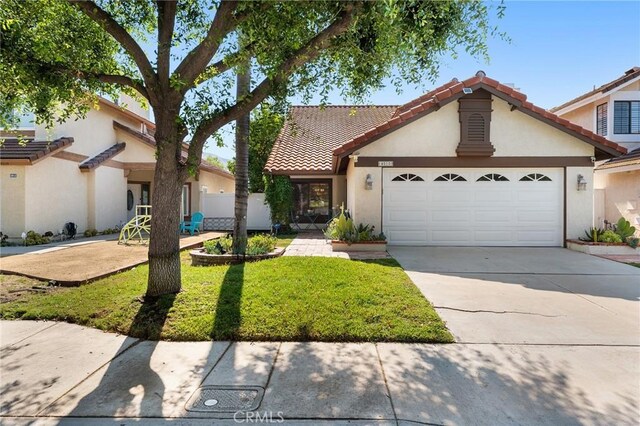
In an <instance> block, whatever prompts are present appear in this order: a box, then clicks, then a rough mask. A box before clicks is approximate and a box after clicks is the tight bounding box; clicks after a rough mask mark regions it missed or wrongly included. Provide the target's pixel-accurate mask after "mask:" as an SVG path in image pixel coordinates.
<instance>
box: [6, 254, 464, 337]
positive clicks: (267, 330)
mask: <svg viewBox="0 0 640 426" xmlns="http://www.w3.org/2000/svg"><path fill="white" fill-rule="evenodd" d="M183 256H184V255H183ZM183 259H184V260H186V258H185V257H183ZM147 271H148V268H147V266H140V267H138V268H136V269H134V270H131V271H127V272H123V273H121V274H117V275H114V276H111V277H109V278H105V279H103V280H100V281H97V282H95V283H92V284H88V285H84V286H82V287H77V288H64V289H59V290H56V291H52V292H49V293H46V294H27V295H24V296H22V297H21V298H20V299H18V300H16V301H12V302H8V303H5V304H2V305H0V317H2V318H5V319H17V318H22V319H49V320H61V321H68V322H72V323H78V324H83V325H88V326H92V327H96V328H99V329H102V330H106V331H112V332H118V333H123V334H128V335H130V336H134V337H141V338H146V339H153V340H156V339H162V340H177V341H198V340H210V339H215V340H255V341H260V340H284V341H305V340H316V341H394V342H452V341H453V337H452V336H451V334H450V333H449V332H448V331H447V329H446V327H445V325H444V323H443V322H442V321H441V319H440V318H439V317H438V315H437V314H436V312H435V311H434V310H433V308H432V306H431V305H430V304H429V302H427V300H426V299H424V297H423V296H422V294H421V293H420V291H419V290H418V289H417V288H416V287H415V286H414V285H413V283H412V282H411V281H410V280H409V278H408V277H407V275H406V274H405V273H404V271H403V270H402V268H401V267H400V266H399V265H398V263H397V262H396V261H395V260H392V259H384V260H378V261H369V262H357V261H350V260H345V259H337V258H303V257H281V258H278V259H273V260H266V261H261V262H253V263H246V264H244V265H235V266H213V267H192V266H189V265H184V264H183V269H182V276H183V291H182V292H180V293H179V294H177V295H175V296H173V295H172V296H163V297H161V298H159V299H158V300H157V301H155V302H154V303H142V302H141V301H140V296H141V295H142V294H143V293H144V290H145V286H146V277H147Z"/></svg>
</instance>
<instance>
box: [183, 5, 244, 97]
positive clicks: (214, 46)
mask: <svg viewBox="0 0 640 426" xmlns="http://www.w3.org/2000/svg"><path fill="white" fill-rule="evenodd" d="M237 6H238V2H237V1H236V0H222V2H221V3H220V6H219V7H218V10H217V11H216V16H215V17H214V18H213V21H212V22H211V26H209V31H207V35H206V36H205V38H204V40H202V42H201V43H200V44H198V46H196V47H195V48H194V49H193V50H191V52H189V53H188V54H187V56H185V57H184V59H183V60H182V62H180V65H178V67H177V68H176V69H175V71H174V72H173V75H175V76H179V78H180V80H181V81H182V83H183V84H182V86H183V88H184V89H183V93H184V92H186V91H187V90H189V89H190V88H191V86H192V85H193V82H194V81H195V79H196V78H197V77H198V75H200V73H201V72H202V71H203V70H204V68H205V67H206V66H207V64H208V63H209V62H210V61H211V59H212V58H213V56H214V55H215V54H216V52H217V51H218V48H219V47H220V43H221V42H222V37H223V36H224V35H225V34H226V33H227V32H228V31H229V29H230V28H231V27H232V26H231V24H232V22H233V19H232V17H233V12H234V11H235V10H236V7H237Z"/></svg>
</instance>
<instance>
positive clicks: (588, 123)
mask: <svg viewBox="0 0 640 426" xmlns="http://www.w3.org/2000/svg"><path fill="white" fill-rule="evenodd" d="M598 105H599V104H598ZM595 107H596V105H595V104H593V103H591V104H588V105H584V106H582V107H580V108H576V109H574V110H573V111H569V112H567V113H565V114H563V115H562V118H564V119H565V120H569V121H571V122H572V123H575V124H577V125H578V126H582V127H584V128H585V129H588V130H591V131H592V132H593V131H594V130H595V129H594V127H595V120H596V116H595Z"/></svg>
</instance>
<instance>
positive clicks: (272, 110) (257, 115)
mask: <svg viewBox="0 0 640 426" xmlns="http://www.w3.org/2000/svg"><path fill="white" fill-rule="evenodd" d="M283 109H284V107H283V106H282V105H281V104H278V103H275V102H272V103H267V102H263V103H262V104H261V105H260V107H258V108H256V109H255V110H254V111H253V113H252V114H251V125H250V127H249V192H264V191H265V181H264V166H265V165H266V164H267V160H268V159H269V154H270V153H271V148H273V144H274V142H275V141H276V138H277V137H278V133H280V129H282V125H283V124H284V113H283Z"/></svg>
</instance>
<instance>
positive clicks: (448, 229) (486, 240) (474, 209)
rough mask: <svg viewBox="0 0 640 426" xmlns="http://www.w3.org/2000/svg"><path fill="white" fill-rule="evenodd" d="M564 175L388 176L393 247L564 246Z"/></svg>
mask: <svg viewBox="0 0 640 426" xmlns="http://www.w3.org/2000/svg"><path fill="white" fill-rule="evenodd" d="M563 180H564V179H563V172H562V169H561V168H537V169H535V168H534V169H529V168H527V169H515V168H514V169H512V168H509V169H431V168H413V169H396V168H393V169H391V168H389V169H384V170H383V207H382V214H383V223H382V227H383V231H384V233H385V235H386V236H387V238H388V240H389V244H396V245H450V246H561V245H562V236H563V204H564V202H563V194H564V192H563Z"/></svg>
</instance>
